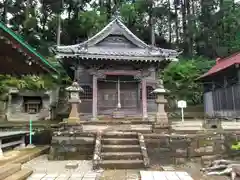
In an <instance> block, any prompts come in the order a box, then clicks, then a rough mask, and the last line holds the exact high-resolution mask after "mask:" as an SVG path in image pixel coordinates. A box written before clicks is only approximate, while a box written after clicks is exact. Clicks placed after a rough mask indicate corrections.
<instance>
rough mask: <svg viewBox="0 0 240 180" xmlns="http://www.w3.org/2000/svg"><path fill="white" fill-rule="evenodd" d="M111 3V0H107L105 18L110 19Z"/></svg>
mask: <svg viewBox="0 0 240 180" xmlns="http://www.w3.org/2000/svg"><path fill="white" fill-rule="evenodd" d="M111 5H112V3H111V0H107V3H106V9H107V20H108V21H110V19H111V17H112V6H111Z"/></svg>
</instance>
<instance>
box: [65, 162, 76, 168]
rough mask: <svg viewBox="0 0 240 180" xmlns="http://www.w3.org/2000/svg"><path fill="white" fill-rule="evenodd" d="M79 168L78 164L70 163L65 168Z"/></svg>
mask: <svg viewBox="0 0 240 180" xmlns="http://www.w3.org/2000/svg"><path fill="white" fill-rule="evenodd" d="M77 167H78V163H76V162H70V163H68V164H66V165H65V168H67V169H76V168H77Z"/></svg>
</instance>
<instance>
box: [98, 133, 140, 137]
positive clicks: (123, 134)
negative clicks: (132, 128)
mask: <svg viewBox="0 0 240 180" xmlns="http://www.w3.org/2000/svg"><path fill="white" fill-rule="evenodd" d="M102 138H137V133H136V132H121V131H112V132H106V133H104V134H103V135H102Z"/></svg>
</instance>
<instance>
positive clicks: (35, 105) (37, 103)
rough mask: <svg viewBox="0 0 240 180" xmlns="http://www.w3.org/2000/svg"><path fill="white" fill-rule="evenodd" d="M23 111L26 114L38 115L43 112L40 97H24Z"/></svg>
mask: <svg viewBox="0 0 240 180" xmlns="http://www.w3.org/2000/svg"><path fill="white" fill-rule="evenodd" d="M23 99H24V102H23V106H24V107H23V109H24V112H25V113H29V114H36V113H39V112H40V111H41V108H42V99H41V98H40V97H24V98H23Z"/></svg>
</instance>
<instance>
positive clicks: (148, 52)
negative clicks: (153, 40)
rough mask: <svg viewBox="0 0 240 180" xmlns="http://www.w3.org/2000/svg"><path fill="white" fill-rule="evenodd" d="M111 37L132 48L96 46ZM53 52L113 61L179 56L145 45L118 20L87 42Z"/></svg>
mask: <svg viewBox="0 0 240 180" xmlns="http://www.w3.org/2000/svg"><path fill="white" fill-rule="evenodd" d="M111 35H112V36H122V37H125V38H126V39H127V40H128V41H129V42H130V43H131V44H132V45H133V46H131V47H128V46H127V44H126V46H124V45H122V44H121V43H119V44H118V43H117V42H115V45H112V44H111V43H110V44H108V45H106V44H105V45H99V44H98V43H101V42H102V41H103V40H104V39H105V38H107V37H110V36H111ZM112 43H114V42H112ZM117 44H118V45H117ZM120 44H121V45H120ZM55 52H56V54H57V57H58V58H63V57H74V56H75V57H84V58H96V55H99V56H100V57H101V58H108V57H110V56H111V59H114V57H113V56H125V57H123V59H126V57H128V56H134V57H140V58H143V57H146V59H148V58H150V59H151V57H154V58H155V59H157V58H159V60H162V59H163V57H164V58H165V57H166V58H169V59H171V58H175V57H176V56H178V55H179V53H178V52H177V51H175V50H171V49H162V48H157V47H152V46H150V45H147V44H146V43H145V42H144V41H142V40H140V39H139V38H138V37H137V36H136V35H134V34H133V33H132V32H131V31H130V30H129V29H128V28H127V27H126V26H125V25H124V24H123V23H122V22H121V20H120V19H118V18H115V19H114V20H113V21H111V22H110V23H109V24H108V25H107V26H105V27H104V28H103V29H102V30H101V31H100V32H98V33H97V34H96V35H95V36H93V37H91V38H89V39H88V40H87V41H85V42H82V43H80V44H75V45H67V46H58V47H57V48H56V49H55ZM101 58H100V59H101ZM116 58H119V57H116Z"/></svg>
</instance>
